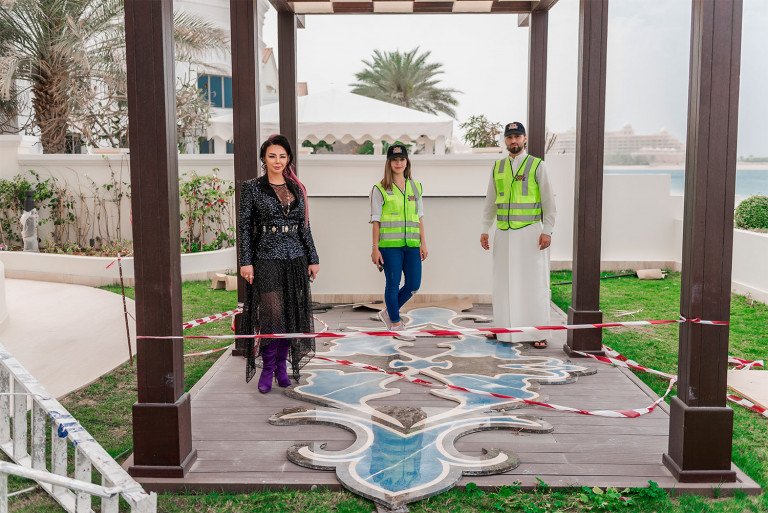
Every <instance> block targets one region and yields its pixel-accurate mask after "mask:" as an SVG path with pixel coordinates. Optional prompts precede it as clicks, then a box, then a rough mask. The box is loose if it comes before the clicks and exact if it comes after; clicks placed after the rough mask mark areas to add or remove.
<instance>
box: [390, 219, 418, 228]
mask: <svg viewBox="0 0 768 513" xmlns="http://www.w3.org/2000/svg"><path fill="white" fill-rule="evenodd" d="M403 224H405V226H406V227H408V228H419V226H420V225H419V223H416V222H414V221H405V223H403V221H382V222H381V227H382V228H402V227H403Z"/></svg>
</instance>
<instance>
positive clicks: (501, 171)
mask: <svg viewBox="0 0 768 513" xmlns="http://www.w3.org/2000/svg"><path fill="white" fill-rule="evenodd" d="M506 162H507V159H501V160H497V161H496V163H497V164H498V165H499V166H498V169H497V170H496V173H497V174H499V175H501V174H504V164H505V163H506Z"/></svg>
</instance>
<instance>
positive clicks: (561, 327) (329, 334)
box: [136, 318, 728, 340]
mask: <svg viewBox="0 0 768 513" xmlns="http://www.w3.org/2000/svg"><path fill="white" fill-rule="evenodd" d="M684 322H691V323H694V324H710V325H717V326H727V325H728V322H727V321H708V320H701V319H698V318H695V319H685V318H681V319H674V320H670V319H662V320H649V321H627V322H604V323H597V324H556V325H552V326H521V327H515V328H458V329H434V330H402V331H389V330H373V331H351V332H350V331H324V332H315V333H257V334H253V335H165V336H162V335H161V336H157V335H139V336H137V337H136V338H137V339H156V340H173V339H180V338H199V339H205V338H208V339H247V338H358V337H394V336H397V335H412V336H422V337H424V336H427V337H460V336H464V335H489V334H492V335H503V334H508V333H539V332H542V331H568V330H581V329H596V328H602V329H607V328H630V327H637V326H658V325H663V324H680V323H684Z"/></svg>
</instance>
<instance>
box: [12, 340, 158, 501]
mask: <svg viewBox="0 0 768 513" xmlns="http://www.w3.org/2000/svg"><path fill="white" fill-rule="evenodd" d="M30 406H31V414H30V415H29V416H28V411H29V409H30ZM46 426H50V429H49V430H48V429H46ZM49 437H50V438H49ZM48 441H50V453H48V452H47V447H48V444H47V442H48ZM70 446H71V447H74V451H73V454H74V462H73V463H74V465H73V467H74V472H73V474H72V475H71V476H70V475H68V472H69V471H68V461H69V450H70ZM0 449H1V450H2V451H3V452H5V454H6V455H8V456H9V457H10V458H11V459H12V460H13V463H8V462H1V461H0V513H4V512H6V511H8V475H15V476H20V477H24V478H27V479H32V480H34V481H36V482H37V483H38V484H39V485H40V487H41V488H43V489H44V490H45V491H46V492H48V494H49V495H51V497H53V498H54V499H55V500H56V501H57V502H58V503H59V504H60V505H61V507H62V508H63V509H64V510H65V511H67V512H69V513H92V512H93V509H92V502H93V497H94V496H95V497H100V498H101V508H100V511H101V512H102V513H117V512H118V509H119V501H120V498H121V497H122V499H123V500H124V501H125V502H126V503H127V504H128V505H129V506H130V511H131V513H155V512H156V511H157V495H156V494H154V493H149V494H148V493H147V492H145V491H144V490H143V489H142V487H141V485H140V484H139V483H137V482H136V481H134V480H133V478H131V476H130V475H128V473H127V472H126V471H125V470H123V468H122V467H121V466H120V465H119V464H118V463H117V462H116V461H115V460H114V459H112V457H111V456H110V455H109V454H108V453H107V452H106V451H105V450H104V448H103V447H101V445H99V443H98V442H96V441H95V440H94V439H93V437H91V435H89V434H88V432H87V431H86V430H85V428H83V426H81V425H80V423H79V422H77V420H76V419H75V418H74V417H73V416H72V415H70V413H69V412H68V411H67V410H66V409H65V408H64V407H63V406H62V405H61V403H59V402H58V401H57V400H56V399H55V398H53V397H51V396H50V395H49V394H48V392H47V391H46V390H45V388H43V386H42V385H41V384H40V383H39V382H38V381H37V380H36V379H35V378H34V377H33V376H31V375H30V374H29V372H27V370H26V369H25V368H24V367H23V366H22V365H21V364H20V363H19V362H18V361H17V360H16V359H15V358H14V357H13V355H11V354H10V353H9V352H8V351H7V350H6V349H5V348H4V347H3V346H2V345H0ZM48 461H50V471H49V470H48V469H47V467H46V465H47V462H48ZM94 473H96V474H98V479H99V480H100V482H101V484H95V483H94V482H93V480H94Z"/></svg>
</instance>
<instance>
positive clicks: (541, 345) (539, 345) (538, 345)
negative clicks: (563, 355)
mask: <svg viewBox="0 0 768 513" xmlns="http://www.w3.org/2000/svg"><path fill="white" fill-rule="evenodd" d="M531 345H532V346H533V347H535V348H536V349H546V348H547V341H546V340H537V341H536V342H534V343H533V344H531Z"/></svg>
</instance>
